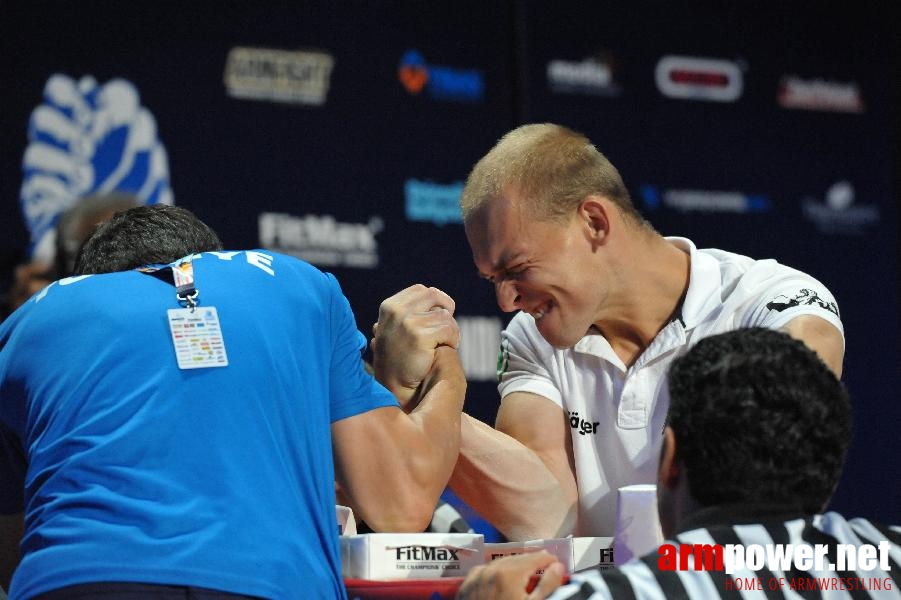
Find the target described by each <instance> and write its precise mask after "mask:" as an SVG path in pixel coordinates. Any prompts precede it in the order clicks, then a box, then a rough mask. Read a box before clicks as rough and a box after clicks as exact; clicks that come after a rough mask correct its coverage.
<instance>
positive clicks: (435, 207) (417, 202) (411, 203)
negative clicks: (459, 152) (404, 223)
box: [404, 178, 464, 226]
mask: <svg viewBox="0 0 901 600" xmlns="http://www.w3.org/2000/svg"><path fill="white" fill-rule="evenodd" d="M463 185H464V183H463V182H462V181H456V182H454V183H434V182H432V181H422V180H419V179H412V178H411V179H407V181H405V182H404V207H405V212H406V217H407V220H408V221H424V222H427V223H434V224H435V225H438V226H441V225H444V224H446V223H462V222H463V215H462V213H461V212H460V196H462V195H463Z"/></svg>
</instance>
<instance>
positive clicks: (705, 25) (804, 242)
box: [0, 0, 901, 523]
mask: <svg viewBox="0 0 901 600" xmlns="http://www.w3.org/2000/svg"><path fill="white" fill-rule="evenodd" d="M184 4H189V6H185V5H184ZM190 4H192V3H170V2H155V3H141V2H139V3H124V2H112V1H107V0H104V1H95V2H90V3H86V2H80V3H56V2H28V3H24V2H9V1H8V0H7V1H6V2H4V3H3V12H4V16H3V19H2V22H0V135H2V137H0V139H2V143H0V151H2V155H0V203H2V204H0V206H3V207H5V208H2V209H0V215H2V224H0V279H2V285H3V287H4V288H5V287H6V286H7V285H8V283H9V280H10V277H11V273H12V268H13V266H14V265H15V264H16V263H17V262H19V261H21V260H23V259H24V255H23V253H24V249H25V247H26V244H27V233H26V230H25V227H24V225H23V220H22V217H21V213H20V209H19V203H18V197H19V187H20V185H21V167H20V165H21V160H22V156H23V152H24V149H25V145H26V141H27V140H26V125H27V123H28V119H29V115H30V113H31V111H32V110H33V109H34V107H35V106H37V105H38V103H39V102H40V101H41V94H42V90H43V86H44V83H45V82H46V81H47V78H48V77H49V76H50V75H51V74H53V73H62V74H65V75H68V76H69V77H72V78H74V79H78V78H80V77H82V76H84V75H92V76H93V77H95V78H96V79H97V81H98V82H99V83H101V84H103V83H104V82H107V81H109V80H110V79H113V78H117V77H121V78H124V79H127V80H128V81H130V82H132V83H133V84H134V85H135V86H136V88H137V89H138V91H139V93H140V95H141V103H142V104H143V105H144V106H145V107H146V108H147V109H149V110H150V111H151V112H152V113H153V115H154V116H155V118H156V122H157V126H158V130H159V137H160V139H161V141H162V142H163V144H164V145H165V147H166V149H167V151H168V154H169V166H170V171H171V184H172V189H173V192H174V196H175V202H176V203H177V204H180V205H183V206H186V207H189V208H191V209H193V210H195V212H197V213H198V214H199V215H200V216H201V217H202V218H204V219H205V220H206V221H208V222H209V223H210V224H211V225H213V227H214V228H215V229H216V230H217V231H218V232H219V233H220V235H221V236H222V238H223V239H224V240H225V241H226V244H227V245H228V246H231V247H256V246H261V245H265V246H267V247H272V248H273V249H282V250H286V251H294V252H296V253H298V254H301V255H306V256H318V257H319V258H320V260H319V264H320V266H321V267H322V268H324V269H327V270H330V271H332V272H334V273H335V274H336V275H337V276H338V278H339V280H340V281H341V282H342V285H343V287H344V289H345V291H346V293H347V295H348V297H349V298H350V300H351V302H352V304H353V306H354V307H355V308H356V310H357V315H358V321H359V325H360V328H361V329H363V330H364V331H368V329H369V327H370V325H371V323H372V322H373V321H374V320H375V317H376V314H377V307H378V303H379V302H380V301H381V299H383V298H384V297H386V296H388V295H390V294H391V293H393V292H394V291H396V290H398V289H400V288H402V287H405V286H406V285H408V284H410V283H412V282H424V283H428V284H432V285H436V286H439V287H441V288H443V289H445V290H446V291H448V292H449V293H450V294H451V295H453V296H454V297H455V298H456V300H457V302H458V314H459V315H460V316H461V317H463V322H464V324H465V331H466V332H468V333H469V335H468V337H467V338H466V339H468V340H470V341H469V344H468V345H469V347H468V348H466V350H467V369H468V372H469V373H470V375H471V385H470V392H469V396H468V399H467V410H468V411H469V412H470V413H472V414H474V415H476V416H478V417H479V418H482V419H484V420H486V421H489V422H491V421H492V419H493V415H494V411H495V409H496V406H497V394H496V391H495V389H494V386H493V384H492V383H491V381H490V380H491V373H492V372H493V364H492V361H493V352H494V348H493V344H494V343H495V340H496V336H497V331H498V329H499V327H500V326H501V325H502V324H503V323H504V322H505V319H506V316H504V315H501V314H500V313H499V312H498V311H497V309H496V307H495V304H494V297H493V291H492V289H491V288H490V287H489V286H488V285H487V284H484V283H483V282H480V281H479V280H478V279H477V277H476V276H475V269H474V267H473V266H472V264H471V258H470V255H469V250H468V247H467V245H466V241H465V238H464V236H463V233H462V228H461V226H460V225H459V222H458V215H457V214H456V213H455V208H454V206H455V200H456V195H458V194H459V189H460V188H459V186H460V184H461V183H462V181H463V180H464V179H465V177H466V174H467V173H468V171H469V169H470V167H471V166H472V164H473V163H474V162H475V161H476V160H477V159H478V158H479V157H480V156H481V155H482V154H483V153H484V152H485V151H487V149H488V148H489V147H490V146H491V145H492V144H493V143H494V142H495V141H496V140H497V138H498V137H500V136H501V135H502V134H503V133H504V132H506V131H508V130H509V129H511V128H512V127H514V126H516V125H517V124H520V123H524V122H531V121H545V120H549V121H554V122H559V123H562V124H566V125H568V126H571V127H574V128H576V129H580V130H582V131H584V132H585V133H587V134H588V135H589V137H591V138H592V139H593V140H594V141H595V143H596V144H597V145H598V147H599V148H600V149H601V150H602V151H603V152H605V153H606V154H607V155H608V156H609V158H610V159H611V160H612V161H613V163H614V164H616V165H617V166H618V167H619V168H620V170H621V171H622V173H623V176H624V178H625V179H626V182H627V184H628V185H629V187H630V189H631V191H632V193H633V195H634V198H635V201H636V204H638V206H639V207H640V208H641V209H642V211H643V212H644V213H645V214H646V216H647V217H648V218H649V219H650V220H651V221H652V223H654V224H655V226H656V227H657V228H658V229H659V230H660V231H661V232H662V233H664V234H667V235H683V236H686V237H689V238H691V239H693V240H694V241H695V242H696V243H697V244H698V246H700V247H711V246H712V247H721V248H725V249H728V250H732V251H737V252H741V253H745V254H749V255H751V256H754V257H758V258H765V257H772V258H776V259H778V260H780V261H781V262H784V263H786V264H789V265H791V266H795V267H797V268H799V269H801V270H804V271H807V272H809V273H811V274H812V275H814V276H816V277H818V278H819V279H821V280H822V281H823V282H824V283H826V284H827V285H828V286H829V287H830V288H831V289H832V290H833V291H834V293H835V295H836V297H837V298H838V301H839V304H840V308H841V311H842V317H843V320H844V323H845V327H846V337H847V354H846V361H845V376H844V379H845V381H846V382H847V385H848V387H849V388H850V390H851V393H852V395H853V397H854V399H855V412H856V427H855V440H854V445H853V448H852V450H851V453H850V456H849V461H848V467H847V469H846V473H845V476H844V478H843V480H842V483H841V485H840V487H839V489H838V492H837V494H836V497H835V500H834V502H833V507H834V508H837V509H839V510H841V511H843V512H846V513H849V514H852V515H862V516H868V517H871V518H877V519H880V520H883V521H891V522H895V523H898V522H901V466H899V464H901V461H899V460H898V458H899V457H901V443H899V437H901V436H899V429H901V428H899V425H898V424H899V423H901V402H899V400H901V398H899V392H898V384H899V364H901V361H899V316H898V315H899V301H898V295H899V287H898V284H899V269H898V264H899V249H898V211H897V199H898V193H897V189H898V187H897V183H898V172H897V164H898V151H897V150H898V146H897V142H898V136H897V133H898V121H897V116H898V110H897V97H893V96H892V95H891V94H892V93H893V92H892V88H893V87H897V86H896V85H895V84H894V83H895V82H894V79H895V78H896V74H897V72H898V66H899V65H898V60H897V59H896V58H895V57H896V56H897V55H898V48H897V42H895V41H894V40H895V38H896V37H897V35H896V33H895V32H894V31H892V30H891V29H890V28H889V25H888V18H887V16H888V15H887V14H883V11H882V10H881V9H879V8H875V7H867V6H860V7H855V8H856V10H857V11H858V12H852V10H851V9H850V8H848V7H842V8H841V9H839V8H836V9H827V8H825V7H824V6H822V5H821V4H819V3H810V4H805V3H782V2H765V3H754V4H753V5H752V3H736V4H737V5H736V6H731V7H728V8H723V7H718V6H716V5H714V4H711V5H710V6H704V5H701V4H694V3H693V4H692V5H691V6H692V8H691V9H690V10H689V9H687V8H685V7H679V6H674V5H675V4H677V3H666V4H664V3H648V4H640V3H634V2H629V3H625V2H623V3H593V4H592V5H591V6H586V3H583V2H563V1H559V0H558V1H557V2H553V3H545V2H518V1H514V0H509V1H497V2H421V1H415V0H410V1H405V2H389V3H363V2H353V3H333V2H304V3H294V5H288V4H287V3H285V4H282V3H274V2H272V3H269V2H263V3H247V5H246V6H244V5H240V4H238V3H232V4H225V3H223V4H224V6H217V7H215V8H213V7H212V5H207V4H206V3H203V4H204V8H199V7H197V6H191V5H190ZM786 4H790V6H785V5H786ZM236 47H240V48H249V49H256V50H257V51H259V50H260V49H264V50H265V49H268V50H278V51H302V52H306V51H312V52H316V53H319V54H320V55H323V54H324V55H327V56H330V57H331V58H332V60H333V67H332V69H331V72H330V73H329V74H328V76H327V77H325V81H326V82H327V83H328V92H327V94H325V95H324V97H323V98H321V100H322V103H321V104H310V103H297V102H295V103H285V102H274V101H271V100H267V99H246V98H236V97H233V96H232V95H230V94H229V86H228V85H227V84H226V65H227V63H228V57H229V52H230V51H231V50H232V49H234V48H236ZM260 56H261V55H260ZM260 60H262V59H260ZM699 61H700V62H699ZM264 62H265V61H264ZM267 64H268V65H269V66H270V67H271V66H272V63H271V62H270V63H267ZM401 74H403V75H402V76H401ZM303 77H304V75H303V74H301V75H298V76H297V78H299V79H303ZM402 79H403V81H402ZM251 82H252V83H253V82H255V83H256V84H258V85H262V86H263V87H265V86H266V85H267V80H266V77H265V73H264V72H263V71H260V72H258V73H256V79H252V81H251ZM245 83H246V82H245ZM268 84H269V85H270V88H271V85H272V81H271V80H269V82H268ZM780 90H781V92H780ZM269 91H270V92H271V91H272V89H270V90H269ZM464 344H466V342H464Z"/></svg>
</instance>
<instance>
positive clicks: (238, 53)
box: [223, 47, 335, 106]
mask: <svg viewBox="0 0 901 600" xmlns="http://www.w3.org/2000/svg"><path fill="white" fill-rule="evenodd" d="M334 64H335V59H334V58H333V57H332V55H331V54H327V53H325V52H319V51H302V50H275V49H270V48H245V47H236V48H232V49H231V51H230V52H229V53H228V58H227V60H226V62H225V75H224V77H223V79H224V82H225V89H226V91H227V92H228V95H229V96H231V97H233V98H241V99H245V100H268V101H270V102H283V103H287V104H307V105H312V106H320V105H322V104H325V101H326V97H327V96H328V90H329V85H330V82H331V75H332V68H333V67H334Z"/></svg>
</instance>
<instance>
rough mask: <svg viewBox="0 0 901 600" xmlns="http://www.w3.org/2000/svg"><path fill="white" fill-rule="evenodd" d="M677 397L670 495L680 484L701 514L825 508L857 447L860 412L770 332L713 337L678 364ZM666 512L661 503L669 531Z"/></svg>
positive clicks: (804, 356)
mask: <svg viewBox="0 0 901 600" xmlns="http://www.w3.org/2000/svg"><path fill="white" fill-rule="evenodd" d="M669 390H670V409H669V415H668V417H667V424H668V426H669V428H670V429H671V432H667V434H666V438H667V443H666V447H665V448H664V453H663V461H662V463H661V472H660V479H661V481H660V484H661V486H662V488H664V489H663V490H662V491H661V494H662V495H665V494H667V493H668V491H669V490H668V489H667V488H670V489H672V488H674V487H675V486H676V484H677V482H678V480H680V479H681V480H682V483H683V485H684V484H685V483H687V489H688V491H689V492H690V497H691V500H692V503H693V504H695V505H696V506H713V505H724V504H736V503H741V504H748V503H755V504H767V505H771V506H774V507H782V508H784V509H786V511H801V512H804V513H815V512H818V511H820V510H822V509H823V508H824V507H825V505H826V503H827V502H828V501H829V498H830V496H831V495H832V492H833V490H834V489H835V486H836V484H837V483H838V480H839V476H840V475H841V470H842V465H843V463H844V460H845V454H846V452H847V449H848V445H849V443H850V440H851V405H850V402H849V399H848V395H847V393H846V391H845V389H844V386H843V385H842V384H841V382H840V381H839V380H838V379H837V378H836V377H835V375H834V374H833V373H832V371H830V370H829V368H828V367H827V366H826V365H825V364H824V363H823V362H822V361H821V360H820V359H819V357H818V356H817V355H816V354H815V353H814V352H813V351H811V350H810V349H808V348H807V346H805V345H804V344H803V343H802V342H800V341H798V340H796V339H794V338H792V337H790V336H788V335H787V334H784V333H781V332H778V331H773V330H770V329H762V328H745V329H738V330H735V331H730V332H728V333H723V334H720V335H716V336H712V337H709V338H705V339H703V340H701V341H700V342H698V344H697V345H695V346H694V347H693V348H692V349H691V350H690V351H689V352H688V353H687V354H685V355H684V356H682V357H680V358H678V359H676V361H674V363H673V365H672V367H671V368H670V371H669ZM672 447H674V450H673V448H672ZM668 453H669V456H670V460H669V464H668V463H667V454H668ZM670 510H672V507H670ZM664 512H665V507H664V506H663V501H662V504H661V520H662V521H663V522H664V525H665V526H666V524H667V523H666V521H667V515H665V514H664Z"/></svg>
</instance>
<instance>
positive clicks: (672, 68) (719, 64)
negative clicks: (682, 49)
mask: <svg viewBox="0 0 901 600" xmlns="http://www.w3.org/2000/svg"><path fill="white" fill-rule="evenodd" d="M654 75H655V80H656V82H657V89H658V90H660V93H661V94H663V95H664V96H667V97H668V98H677V99H680V100H706V101H710V102H735V101H736V100H738V99H739V98H740V97H741V95H742V91H743V89H744V78H743V76H742V69H741V67H740V66H739V65H738V64H737V63H735V62H732V61H728V60H723V59H716V58H697V57H692V56H675V55H667V56H664V57H663V58H661V59H660V60H659V61H658V62H657V67H656V69H655V71H654Z"/></svg>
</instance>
